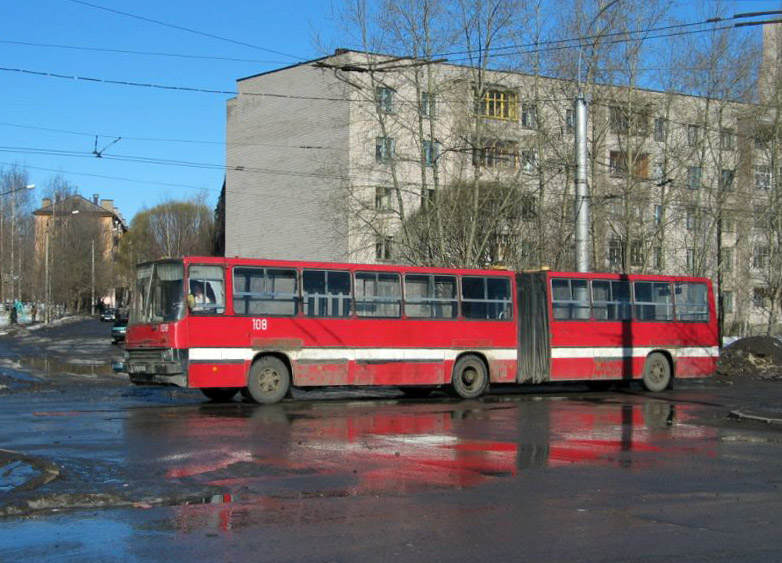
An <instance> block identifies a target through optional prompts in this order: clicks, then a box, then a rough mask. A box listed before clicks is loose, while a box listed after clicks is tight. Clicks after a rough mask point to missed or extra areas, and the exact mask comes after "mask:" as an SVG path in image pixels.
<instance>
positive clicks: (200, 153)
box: [0, 0, 781, 220]
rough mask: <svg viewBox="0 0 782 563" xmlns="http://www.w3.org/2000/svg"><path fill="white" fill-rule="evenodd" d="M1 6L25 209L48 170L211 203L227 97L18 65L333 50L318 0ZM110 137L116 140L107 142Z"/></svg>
mask: <svg viewBox="0 0 782 563" xmlns="http://www.w3.org/2000/svg"><path fill="white" fill-rule="evenodd" d="M82 2H84V3H82ZM339 2H340V0H334V4H337V5H338V4H339ZM85 3H87V4H93V5H97V6H103V7H105V8H108V9H110V10H117V11H122V12H127V13H131V14H134V15H136V16H140V17H144V18H149V19H153V20H158V21H161V22H166V23H169V24H172V25H175V26H181V27H186V28H191V29H195V30H199V31H202V32H204V33H207V34H211V35H215V36H220V37H223V38H227V39H231V40H234V41H238V42H242V43H247V44H250V45H252V47H251V46H245V45H238V44H233V43H230V42H227V41H221V40H218V39H214V38H210V37H206V36H203V35H196V34H193V33H189V32H186V31H183V30H178V29H174V28H172V27H164V26H161V25H156V24H154V23H152V22H149V21H143V20H141V19H138V18H132V17H128V16H125V15H120V14H117V13H114V12H110V11H107V10H103V9H99V8H95V7H91V6H88V5H85ZM725 4H726V5H727V6H728V11H730V12H747V11H756V10H767V9H780V4H781V3H780V2H779V1H763V2H760V1H736V2H727V3H725ZM0 5H2V12H1V13H2V18H0V67H1V68H2V70H0V167H1V168H8V166H9V165H12V164H14V163H16V164H19V165H20V166H22V167H24V168H26V169H27V170H28V172H29V175H30V181H31V182H32V183H35V184H36V186H37V187H38V189H37V190H36V194H35V197H36V206H37V205H38V204H39V203H40V198H41V197H43V195H44V193H45V189H46V186H47V185H48V184H49V182H50V181H51V179H52V177H53V176H55V175H56V174H58V173H59V174H60V175H62V176H63V177H64V178H65V179H66V180H67V181H68V182H69V183H71V184H73V185H75V186H77V188H78V189H79V191H80V193H81V194H82V195H84V196H86V197H90V196H91V195H92V194H98V195H99V196H100V197H101V198H106V199H113V200H114V202H115V205H117V206H118V207H119V208H120V210H121V212H122V213H123V215H124V216H125V218H126V219H128V220H130V219H131V218H132V217H133V215H134V214H135V213H137V212H138V211H139V210H140V209H142V208H143V207H145V206H146V207H152V206H154V205H156V204H158V203H160V202H161V201H164V200H166V199H171V198H175V199H180V198H186V197H192V196H195V195H198V194H199V193H203V194H205V196H206V198H207V203H209V205H214V203H215V202H216V199H217V196H218V194H219V190H220V188H221V186H222V181H223V176H224V173H223V171H222V170H221V169H220V167H221V166H223V165H224V163H225V145H224V141H225V102H226V100H227V99H228V98H230V97H231V96H230V94H215V93H195V92H183V91H168V90H163V89H159V88H145V87H131V86H121V85H115V84H107V83H99V82H90V81H80V80H72V79H62V78H54V77H45V76H39V75H35V74H28V73H22V72H17V70H16V69H21V70H25V71H32V72H35V73H52V74H59V75H66V76H79V77H84V78H96V79H103V80H113V81H128V82H139V83H149V84H156V85H165V86H184V87H190V88H201V89H207V90H219V91H233V90H234V88H235V81H236V79H237V78H241V77H244V76H249V75H253V74H257V73H259V72H264V71H267V70H271V69H274V68H279V67H283V66H286V65H289V64H293V63H296V62H299V61H301V60H306V59H312V58H317V57H319V56H322V55H323V54H324V52H325V51H329V50H331V49H333V48H334V47H336V46H342V44H341V43H340V36H339V35H338V33H337V32H336V31H335V29H336V28H337V27H338V26H337V25H336V24H335V21H334V20H333V18H332V8H331V2H328V1H316V0H286V1H284V2H271V1H268V0H223V1H222V2H215V1H214V0H211V1H209V0H165V1H163V2H161V1H159V0H155V1H152V0H130V1H128V0H2V2H1V3H0ZM682 5H683V6H686V7H684V8H682V9H683V11H684V12H685V13H689V12H692V17H693V19H694V18H700V17H701V16H702V15H703V14H704V13H709V9H710V6H712V5H715V3H713V2H708V1H703V2H700V3H697V4H693V3H683V4H682ZM696 12H697V13H696ZM758 33H759V29H758ZM316 36H317V37H319V38H320V39H319V41H316V40H315V37H316ZM44 44H46V45H59V46H69V47H80V48H86V49H113V50H125V51H146V52H155V53H168V54H178V55H187V56H189V57H220V58H221V59H220V60H214V59H208V58H185V57H172V56H162V55H139V54H129V53H119V52H100V51H92V50H84V49H73V48H62V47H52V46H48V47H46V46H41V45H44ZM316 45H318V46H316ZM319 45H323V46H322V47H321V46H319ZM344 46H347V47H350V45H344ZM272 51H276V53H275V52H272ZM227 59H244V60H227ZM96 135H98V140H97V150H98V151H102V150H103V149H105V151H103V152H102V155H103V157H102V158H97V157H96V156H95V155H94V154H92V152H93V150H94V148H95V136H96ZM118 137H121V140H119V141H117V142H116V143H114V144H113V145H111V146H108V145H110V144H111V143H112V142H113V141H114V140H115V139H116V138H118ZM106 147H108V148H106ZM149 159H155V160H159V161H164V163H163V164H160V163H157V164H155V163H150V162H149V161H148V160H149ZM139 160H142V161H144V162H139ZM166 161H167V162H166ZM171 161H176V162H177V163H178V164H176V165H174V164H172V162H171Z"/></svg>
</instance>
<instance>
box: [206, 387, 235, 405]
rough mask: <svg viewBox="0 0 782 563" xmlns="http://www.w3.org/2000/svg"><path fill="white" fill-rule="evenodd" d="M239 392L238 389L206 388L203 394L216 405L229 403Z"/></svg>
mask: <svg viewBox="0 0 782 563" xmlns="http://www.w3.org/2000/svg"><path fill="white" fill-rule="evenodd" d="M238 391H239V389H237V388H236V387H204V388H203V389H201V393H203V394H204V396H206V398H207V399H209V400H210V401H214V402H215V403H227V402H228V401H230V400H231V399H233V398H234V395H236V393H237V392H238Z"/></svg>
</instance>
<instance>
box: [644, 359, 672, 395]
mask: <svg viewBox="0 0 782 563" xmlns="http://www.w3.org/2000/svg"><path fill="white" fill-rule="evenodd" d="M642 382H643V385H644V387H645V388H646V390H647V391H651V392H652V393H658V392H660V391H664V390H665V389H666V388H667V387H668V386H669V385H670V384H671V364H670V363H669V362H668V358H666V357H665V356H663V355H662V354H660V353H659V352H652V353H651V354H649V356H648V357H647V358H646V363H645V364H644V374H643V377H642Z"/></svg>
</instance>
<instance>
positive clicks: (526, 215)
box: [521, 195, 538, 221]
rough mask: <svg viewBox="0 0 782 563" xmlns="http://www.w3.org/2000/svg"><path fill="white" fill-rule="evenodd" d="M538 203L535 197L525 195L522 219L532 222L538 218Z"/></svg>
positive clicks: (522, 200)
mask: <svg viewBox="0 0 782 563" xmlns="http://www.w3.org/2000/svg"><path fill="white" fill-rule="evenodd" d="M537 205H538V202H537V201H536V199H535V196H532V195H525V196H522V198H521V218H522V219H524V220H525V221H531V220H532V219H535V217H537V216H538V211H537Z"/></svg>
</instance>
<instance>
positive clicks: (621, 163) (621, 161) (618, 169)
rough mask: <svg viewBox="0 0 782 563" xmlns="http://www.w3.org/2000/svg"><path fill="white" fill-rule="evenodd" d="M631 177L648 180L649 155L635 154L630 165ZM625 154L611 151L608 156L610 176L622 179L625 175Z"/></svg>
mask: <svg viewBox="0 0 782 563" xmlns="http://www.w3.org/2000/svg"><path fill="white" fill-rule="evenodd" d="M630 164H632V170H633V177H634V178H640V179H646V178H649V155H648V154H645V153H644V154H636V155H635V159H634V161H633V162H632V163H630ZM627 169H628V162H627V154H626V153H624V152H622V151H611V152H610V153H609V154H608V172H609V174H611V176H615V177H623V176H625V175H626V174H627Z"/></svg>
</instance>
